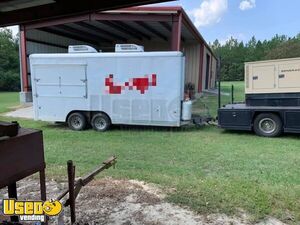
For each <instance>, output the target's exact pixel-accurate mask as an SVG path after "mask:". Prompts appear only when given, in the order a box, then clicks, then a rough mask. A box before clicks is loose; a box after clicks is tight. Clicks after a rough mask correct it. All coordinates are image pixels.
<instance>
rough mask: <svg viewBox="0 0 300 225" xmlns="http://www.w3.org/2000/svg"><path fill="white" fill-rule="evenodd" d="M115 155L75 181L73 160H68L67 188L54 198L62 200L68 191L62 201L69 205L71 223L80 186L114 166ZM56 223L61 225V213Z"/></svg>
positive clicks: (74, 218) (73, 218) (73, 219)
mask: <svg viewBox="0 0 300 225" xmlns="http://www.w3.org/2000/svg"><path fill="white" fill-rule="evenodd" d="M116 160H117V157H115V156H112V157H110V158H109V159H107V160H105V161H104V162H103V163H102V165H101V166H99V167H98V168H96V169H95V170H93V171H92V172H90V173H89V174H87V175H86V176H84V177H82V178H79V179H78V180H77V181H76V182H75V166H74V165H73V161H72V160H69V161H68V163H67V164H68V186H69V187H68V189H67V190H65V191H64V192H63V193H62V194H61V195H59V196H58V197H57V199H56V200H58V201H60V200H62V199H63V198H64V197H65V196H66V195H67V194H68V193H69V198H68V199H67V200H66V201H65V202H64V203H63V206H64V207H67V206H70V213H71V224H74V223H75V222H76V214H75V200H76V198H77V196H78V194H79V192H80V190H81V189H82V187H84V186H86V185H87V184H88V183H90V182H91V181H92V180H93V179H94V178H95V176H96V175H98V174H99V173H101V172H102V171H104V170H106V169H109V168H110V167H112V166H113V167H114V166H115V164H116V163H117V161H116ZM58 224H59V225H63V224H64V222H63V215H60V216H59V218H58Z"/></svg>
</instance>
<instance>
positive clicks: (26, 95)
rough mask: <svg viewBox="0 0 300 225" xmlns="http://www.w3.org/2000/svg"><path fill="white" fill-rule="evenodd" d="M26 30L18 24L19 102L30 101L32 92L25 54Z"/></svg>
mask: <svg viewBox="0 0 300 225" xmlns="http://www.w3.org/2000/svg"><path fill="white" fill-rule="evenodd" d="M26 52H27V51H26V30H25V27H24V26H20V68H21V71H20V76H21V82H22V85H21V88H22V89H21V92H20V101H21V103H26V102H32V93H31V91H30V88H29V79H28V74H27V71H28V70H27V55H26Z"/></svg>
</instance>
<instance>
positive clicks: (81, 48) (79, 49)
mask: <svg viewBox="0 0 300 225" xmlns="http://www.w3.org/2000/svg"><path fill="white" fill-rule="evenodd" d="M68 52H69V53H96V52H97V50H96V49H94V48H93V47H91V46H88V45H70V46H69V49H68Z"/></svg>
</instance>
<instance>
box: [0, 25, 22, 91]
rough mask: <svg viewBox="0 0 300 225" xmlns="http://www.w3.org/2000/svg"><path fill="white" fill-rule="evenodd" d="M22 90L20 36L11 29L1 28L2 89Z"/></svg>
mask: <svg viewBox="0 0 300 225" xmlns="http://www.w3.org/2000/svg"><path fill="white" fill-rule="evenodd" d="M19 90H20V66H19V44H18V38H17V37H13V35H12V32H11V30H8V29H1V30H0V91H19Z"/></svg>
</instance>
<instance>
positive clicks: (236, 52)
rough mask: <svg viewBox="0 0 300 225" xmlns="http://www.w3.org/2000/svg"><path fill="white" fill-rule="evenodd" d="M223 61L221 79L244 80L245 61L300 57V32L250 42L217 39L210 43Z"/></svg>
mask: <svg viewBox="0 0 300 225" xmlns="http://www.w3.org/2000/svg"><path fill="white" fill-rule="evenodd" d="M210 46H211V48H212V49H213V51H214V52H215V54H216V55H217V56H218V57H219V58H220V62H221V68H220V70H221V80H223V81H241V80H244V63H245V62H253V61H260V60H271V59H283V58H293V57H300V33H299V34H298V35H296V36H295V37H288V36H286V35H275V36H274V37H273V38H271V39H270V40H264V41H260V40H256V38H255V37H254V36H253V37H252V38H251V39H250V40H249V41H248V42H246V43H244V42H243V41H238V40H237V39H235V38H233V37H231V38H230V39H229V40H227V41H226V43H225V44H221V43H220V42H219V40H215V41H214V42H213V43H212V44H210Z"/></svg>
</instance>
